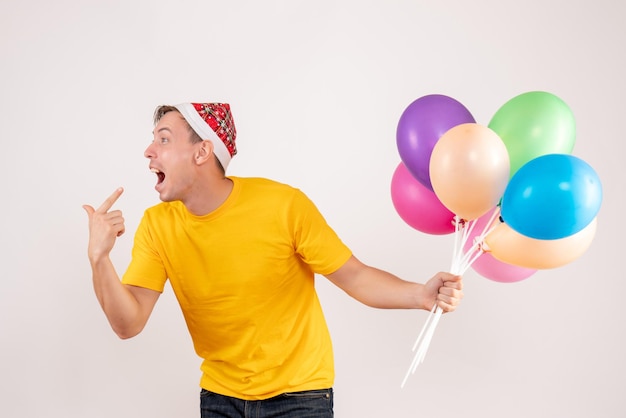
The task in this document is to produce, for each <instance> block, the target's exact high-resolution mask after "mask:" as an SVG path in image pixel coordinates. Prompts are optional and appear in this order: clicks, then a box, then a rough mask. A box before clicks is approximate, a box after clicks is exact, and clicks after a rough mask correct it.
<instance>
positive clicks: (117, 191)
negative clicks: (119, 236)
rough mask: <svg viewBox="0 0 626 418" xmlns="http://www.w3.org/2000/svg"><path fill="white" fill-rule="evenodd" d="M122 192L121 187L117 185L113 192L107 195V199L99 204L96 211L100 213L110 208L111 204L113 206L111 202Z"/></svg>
mask: <svg viewBox="0 0 626 418" xmlns="http://www.w3.org/2000/svg"><path fill="white" fill-rule="evenodd" d="M123 192H124V189H123V188H122V187H118V188H117V189H115V191H114V192H113V194H112V195H111V196H109V197H107V199H106V200H105V201H104V202H103V203H102V204H101V205H100V207H99V208H98V209H96V212H100V213H106V212H108V211H109V209H111V206H113V204H114V203H115V202H116V201H117V199H118V198H119V197H120V196H121V195H122V193H123Z"/></svg>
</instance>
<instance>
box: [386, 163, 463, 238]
mask: <svg viewBox="0 0 626 418" xmlns="http://www.w3.org/2000/svg"><path fill="white" fill-rule="evenodd" d="M391 200H392V202H393V206H394V208H395V209H396V212H398V215H400V218H402V220H403V221H404V222H406V223H407V224H408V225H409V226H411V227H412V228H415V229H417V230H418V231H421V232H424V233H427V234H431V235H445V234H450V233H452V232H454V224H453V223H452V221H453V219H454V214H453V213H452V212H450V211H449V210H448V209H447V208H446V207H445V206H444V205H443V204H442V203H441V202H440V201H439V199H438V198H437V195H435V193H434V192H433V191H432V190H430V189H428V188H427V187H426V186H424V185H423V184H422V183H420V182H419V181H418V180H417V179H415V178H414V177H413V176H412V175H411V173H410V172H409V170H408V169H407V168H406V166H405V165H404V164H403V163H400V164H399V165H398V167H397V168H396V170H395V171H394V173H393V177H392V179H391Z"/></svg>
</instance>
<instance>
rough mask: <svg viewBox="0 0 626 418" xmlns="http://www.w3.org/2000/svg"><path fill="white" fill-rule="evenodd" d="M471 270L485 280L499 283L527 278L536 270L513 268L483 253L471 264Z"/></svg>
mask: <svg viewBox="0 0 626 418" xmlns="http://www.w3.org/2000/svg"><path fill="white" fill-rule="evenodd" d="M472 270H474V271H475V272H476V273H478V274H480V275H481V276H483V277H484V278H486V279H489V280H493V281H494V282H500V283H514V282H519V281H522V280H524V279H527V278H529V277H530V276H532V275H533V274H535V273H536V272H537V270H534V269H529V268H525V267H519V266H513V265H511V264H507V263H503V262H502V261H499V260H497V259H495V258H494V257H493V256H492V255H491V254H489V253H484V254H483V255H481V256H480V257H478V259H477V260H476V261H474V263H473V264H472Z"/></svg>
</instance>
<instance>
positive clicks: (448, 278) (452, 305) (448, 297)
mask: <svg viewBox="0 0 626 418" xmlns="http://www.w3.org/2000/svg"><path fill="white" fill-rule="evenodd" d="M441 279H442V286H441V287H440V288H439V291H438V294H437V304H438V305H439V307H441V309H443V311H444V312H452V311H454V310H455V309H456V308H457V307H458V306H459V304H460V303H461V299H463V281H462V277H461V276H458V275H453V274H450V273H444V274H442V277H441Z"/></svg>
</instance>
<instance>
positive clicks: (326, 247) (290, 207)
mask: <svg viewBox="0 0 626 418" xmlns="http://www.w3.org/2000/svg"><path fill="white" fill-rule="evenodd" d="M230 179H231V180H232V181H233V183H234V185H233V190H232V193H231V194H230V196H229V197H228V199H227V200H226V201H225V202H224V203H223V204H222V206H220V207H219V208H218V209H216V210H215V211H213V212H211V213H210V214H208V215H205V216H194V215H192V214H191V213H189V211H187V209H186V208H185V206H184V205H183V204H182V203H181V202H169V203H161V204H158V205H156V206H154V207H152V208H149V209H148V210H146V212H145V214H144V217H143V218H142V220H141V223H140V225H139V227H138V229H137V233H136V235H135V243H134V247H133V252H132V261H131V263H130V265H129V267H128V270H127V271H126V273H125V274H124V276H123V279H122V281H123V283H126V284H130V285H134V286H141V287H145V288H149V289H153V290H156V291H159V292H162V291H163V288H164V285H165V282H166V280H167V279H169V280H170V283H171V285H172V288H173V290H174V292H175V294H176V298H177V299H178V302H179V303H180V306H181V309H182V312H183V314H184V317H185V320H186V322H187V327H188V328H189V332H190V334H191V337H192V340H193V343H194V347H195V350H196V353H197V354H198V355H199V356H200V357H201V358H202V359H204V360H203V362H202V366H201V370H202V378H201V382H200V385H201V386H202V387H203V388H205V389H207V390H210V391H212V392H216V393H221V394H224V395H227V396H233V397H238V398H242V399H266V398H270V397H272V396H275V395H278V394H280V393H284V392H292V391H301V390H312V389H323V388H329V387H331V386H332V385H333V381H334V365H333V353H332V346H331V340H330V335H329V332H328V328H327V326H326V322H325V320H324V316H323V313H322V309H321V306H320V303H319V300H318V297H317V294H316V292H315V288H314V273H319V274H329V273H332V272H334V271H336V270H337V269H338V268H339V267H341V266H342V265H343V264H344V263H345V262H346V261H347V260H348V258H350V256H351V252H350V250H349V249H348V248H347V247H346V246H345V245H344V244H343V243H342V242H341V240H340V239H339V238H338V237H337V235H336V234H335V232H334V231H333V230H332V229H331V228H330V227H329V226H328V224H327V223H326V221H325V220H324V218H323V217H322V215H321V214H320V213H319V211H318V210H317V208H316V207H315V206H314V204H313V203H312V202H311V201H310V200H309V199H308V198H307V197H306V196H305V195H304V193H302V192H301V191H300V190H298V189H295V188H293V187H290V186H287V185H284V184H280V183H277V182H274V181H271V180H267V179H260V178H239V177H230Z"/></svg>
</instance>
